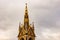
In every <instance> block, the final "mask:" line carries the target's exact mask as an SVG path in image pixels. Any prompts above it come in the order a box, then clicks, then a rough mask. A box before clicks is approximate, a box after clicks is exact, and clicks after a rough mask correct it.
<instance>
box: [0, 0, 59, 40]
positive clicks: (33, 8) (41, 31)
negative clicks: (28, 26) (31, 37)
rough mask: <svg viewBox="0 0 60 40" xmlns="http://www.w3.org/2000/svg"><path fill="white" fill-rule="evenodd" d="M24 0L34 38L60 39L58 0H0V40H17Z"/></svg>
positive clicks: (44, 39) (37, 39)
mask: <svg viewBox="0 0 60 40" xmlns="http://www.w3.org/2000/svg"><path fill="white" fill-rule="evenodd" d="M26 2H27V3H28V11H29V19H30V23H32V22H34V25H35V34H36V40H60V0H0V40H17V35H18V27H19V22H21V23H22V24H23V20H24V19H23V18H24V8H25V3H26Z"/></svg>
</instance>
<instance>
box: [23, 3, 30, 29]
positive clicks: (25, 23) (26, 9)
mask: <svg viewBox="0 0 60 40" xmlns="http://www.w3.org/2000/svg"><path fill="white" fill-rule="evenodd" d="M24 27H25V29H27V28H28V27H29V16H28V8H27V3H26V6H25V15H24Z"/></svg>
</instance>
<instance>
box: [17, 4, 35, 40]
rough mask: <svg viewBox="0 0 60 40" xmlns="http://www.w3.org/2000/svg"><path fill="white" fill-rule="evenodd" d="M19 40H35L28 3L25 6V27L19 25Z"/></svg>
mask: <svg viewBox="0 0 60 40" xmlns="http://www.w3.org/2000/svg"><path fill="white" fill-rule="evenodd" d="M18 40H35V33H34V24H33V25H32V26H31V25H30V24H29V16H28V9H27V3H26V6H25V15H24V25H20V24H19V34H18Z"/></svg>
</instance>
